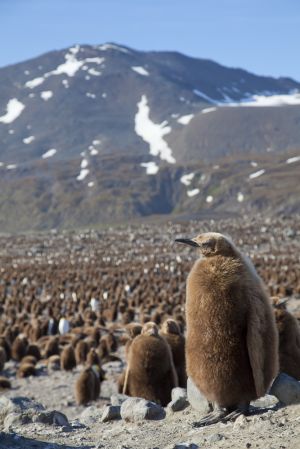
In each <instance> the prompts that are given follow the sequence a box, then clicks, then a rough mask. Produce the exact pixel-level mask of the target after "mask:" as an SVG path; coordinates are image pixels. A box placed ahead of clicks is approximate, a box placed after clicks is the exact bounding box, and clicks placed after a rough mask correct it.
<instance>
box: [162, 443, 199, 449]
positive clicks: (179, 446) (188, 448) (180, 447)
mask: <svg viewBox="0 0 300 449" xmlns="http://www.w3.org/2000/svg"><path fill="white" fill-rule="evenodd" d="M198 448H199V446H197V444H194V443H175V444H171V445H170V446H167V447H165V449H198Z"/></svg>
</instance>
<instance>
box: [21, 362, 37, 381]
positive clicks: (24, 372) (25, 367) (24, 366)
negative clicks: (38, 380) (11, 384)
mask: <svg viewBox="0 0 300 449" xmlns="http://www.w3.org/2000/svg"><path fill="white" fill-rule="evenodd" d="M35 375H36V370H35V366H34V365H32V364H31V363H21V365H20V366H19V369H18V371H17V377H18V378H23V377H29V376H35Z"/></svg>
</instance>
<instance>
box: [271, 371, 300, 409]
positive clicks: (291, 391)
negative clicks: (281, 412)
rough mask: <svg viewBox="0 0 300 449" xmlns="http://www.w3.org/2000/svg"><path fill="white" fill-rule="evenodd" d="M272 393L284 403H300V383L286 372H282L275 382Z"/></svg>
mask: <svg viewBox="0 0 300 449" xmlns="http://www.w3.org/2000/svg"><path fill="white" fill-rule="evenodd" d="M270 394H271V395H273V396H276V398H277V399H278V400H279V401H280V402H282V403H283V404H284V405H290V404H299V403H300V383H299V382H298V381H297V380H296V379H294V378H293V377H291V376H288V375H287V374H285V373H280V374H278V376H277V377H276V379H275V380H274V382H273V385H272V387H271V389H270Z"/></svg>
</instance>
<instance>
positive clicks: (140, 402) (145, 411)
mask: <svg viewBox="0 0 300 449" xmlns="http://www.w3.org/2000/svg"><path fill="white" fill-rule="evenodd" d="M165 416H166V412H165V410H164V409H163V408H162V407H161V406H160V405H158V404H156V403H155V402H152V401H147V400H146V399H142V398H128V399H126V401H124V402H123V404H122V405H121V418H122V419H124V420H125V421H132V422H135V421H140V420H143V419H163V418H164V417H165Z"/></svg>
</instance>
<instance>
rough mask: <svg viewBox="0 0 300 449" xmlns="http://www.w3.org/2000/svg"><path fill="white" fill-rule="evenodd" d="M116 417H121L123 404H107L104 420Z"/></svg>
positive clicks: (102, 419) (111, 419) (102, 418)
mask: <svg viewBox="0 0 300 449" xmlns="http://www.w3.org/2000/svg"><path fill="white" fill-rule="evenodd" d="M114 419H121V406H120V405H107V406H106V407H105V409H104V410H103V414H102V416H101V421H102V422H107V421H113V420H114Z"/></svg>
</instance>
